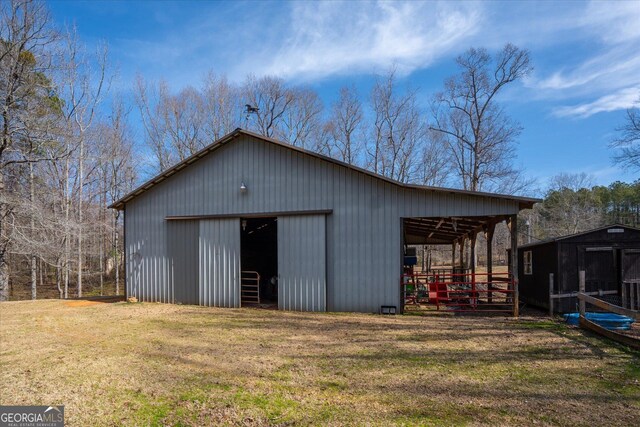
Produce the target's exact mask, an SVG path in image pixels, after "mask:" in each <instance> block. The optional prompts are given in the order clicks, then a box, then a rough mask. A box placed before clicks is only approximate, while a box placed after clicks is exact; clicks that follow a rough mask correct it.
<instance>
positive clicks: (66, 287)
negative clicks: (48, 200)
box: [63, 143, 71, 299]
mask: <svg viewBox="0 0 640 427" xmlns="http://www.w3.org/2000/svg"><path fill="white" fill-rule="evenodd" d="M67 152H69V143H67ZM64 170H65V183H64V265H63V267H64V298H65V299H67V298H69V261H70V259H71V243H70V241H71V236H70V232H69V208H70V205H71V200H70V192H69V156H67V158H66V159H65V163H64Z"/></svg>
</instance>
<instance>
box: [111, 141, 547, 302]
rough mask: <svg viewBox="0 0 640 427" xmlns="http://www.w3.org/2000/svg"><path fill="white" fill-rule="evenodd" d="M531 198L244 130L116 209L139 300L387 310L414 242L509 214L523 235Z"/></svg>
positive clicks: (129, 286) (399, 293) (129, 282)
mask: <svg viewBox="0 0 640 427" xmlns="http://www.w3.org/2000/svg"><path fill="white" fill-rule="evenodd" d="M534 202H536V200H535V199H529V198H521V197H512V196H505V195H499V194H490V193H476V192H468V191H461V190H452V189H444V188H435V187H423V186H415V185H405V184H402V183H399V182H396V181H393V180H390V179H388V178H385V177H382V176H379V175H376V174H373V173H371V172H368V171H366V170H363V169H360V168H357V167H354V166H352V165H348V164H345V163H342V162H339V161H337V160H334V159H331V158H328V157H325V156H322V155H319V154H317V153H313V152H310V151H306V150H303V149H300V148H297V147H293V146H291V145H288V144H285V143H282V142H279V141H276V140H272V139H269V138H265V137H262V136H260V135H256V134H253V133H251V132H247V131H244V130H241V129H238V130H236V131H234V132H232V133H231V134H229V135H227V136H225V137H223V138H221V139H220V140H218V141H216V142H214V143H213V144H211V145H210V146H208V147H206V148H205V149H203V150H202V151H200V152H198V153H196V154H195V155H193V156H191V157H189V158H188V159H186V160H184V161H183V162H181V163H179V164H177V165H176V166H174V167H172V168H170V169H169V170H167V171H164V172H163V173H161V174H160V175H158V176H156V177H155V178H153V179H151V180H150V181H148V182H147V183H145V184H143V185H142V186H140V187H139V188H138V189H136V190H134V191H133V192H131V193H130V194H128V195H126V196H125V197H123V198H122V199H120V200H118V201H116V202H115V203H113V205H112V207H113V208H115V209H120V210H123V211H124V212H125V215H124V216H125V250H126V253H125V257H126V291H127V294H128V295H130V296H135V297H137V298H138V299H139V300H141V301H159V302H167V303H182V304H200V305H208V306H219V307H240V306H245V305H258V306H270V307H274V306H277V308H279V309H284V310H302V311H360V312H379V311H380V310H381V307H382V306H387V307H393V308H395V309H396V310H402V308H403V305H404V303H405V301H404V295H403V289H402V286H399V283H400V281H401V278H402V275H403V261H404V252H405V251H404V247H405V245H406V244H409V243H423V241H424V242H426V241H429V239H431V240H433V241H435V239H440V240H438V242H442V243H446V244H454V243H455V241H460V239H463V238H465V236H466V237H468V238H472V237H473V236H474V233H477V232H482V230H483V229H484V228H483V227H485V226H486V227H488V228H489V229H490V228H491V225H492V224H493V223H495V222H496V221H499V220H502V219H505V218H508V219H509V221H510V224H512V228H513V229H514V230H515V228H516V215H517V213H518V212H519V211H520V210H521V209H524V208H528V207H531V206H532V205H533V203H534ZM440 219H444V221H443V222H442V223H441V224H440V225H438V223H439V222H440ZM447 219H452V221H455V224H456V229H455V230H453V232H451V231H450V230H449V226H450V225H451V226H453V222H452V223H451V224H449V223H447ZM420 239H422V240H423V241H421V240H420ZM514 247H515V246H514ZM514 262H516V261H515V260H514ZM515 271H517V270H515Z"/></svg>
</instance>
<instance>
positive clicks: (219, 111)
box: [202, 72, 242, 142]
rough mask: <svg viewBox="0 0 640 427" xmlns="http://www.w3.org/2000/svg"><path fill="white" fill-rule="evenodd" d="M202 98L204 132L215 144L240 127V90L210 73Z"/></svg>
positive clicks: (206, 79) (222, 78)
mask: <svg viewBox="0 0 640 427" xmlns="http://www.w3.org/2000/svg"><path fill="white" fill-rule="evenodd" d="M202 96H203V98H204V103H203V106H204V108H205V111H204V112H203V115H204V119H205V122H206V127H205V131H204V132H205V135H206V137H207V140H208V142H213V141H215V140H217V139H219V138H221V137H222V136H224V135H226V134H228V133H230V132H231V131H233V130H234V129H236V128H238V127H240V125H241V122H242V120H241V114H242V105H241V104H242V102H241V99H240V98H241V94H240V89H239V88H237V87H236V86H233V85H232V84H230V83H229V82H228V81H227V78H226V77H224V76H218V75H216V74H214V73H213V72H210V73H209V74H208V75H207V76H206V77H205V80H204V85H203V89H202Z"/></svg>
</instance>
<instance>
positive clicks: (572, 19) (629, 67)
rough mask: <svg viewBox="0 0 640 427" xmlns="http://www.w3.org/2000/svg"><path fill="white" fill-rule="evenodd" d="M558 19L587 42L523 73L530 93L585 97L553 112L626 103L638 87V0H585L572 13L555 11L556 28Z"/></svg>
mask: <svg viewBox="0 0 640 427" xmlns="http://www.w3.org/2000/svg"><path fill="white" fill-rule="evenodd" d="M574 12H575V11H574ZM562 22H564V24H565V25H564V27H565V31H566V30H569V31H570V32H571V37H574V38H575V37H576V36H579V38H578V39H576V40H577V41H578V42H579V43H581V44H582V45H587V46H588V47H581V49H582V50H583V51H585V52H586V53H582V52H581V51H578V52H575V51H569V52H567V60H565V61H563V62H562V64H561V66H560V68H559V69H556V70H555V71H552V72H551V73H549V74H547V75H546V76H543V77H540V76H534V77H533V78H531V79H529V80H528V81H527V82H526V84H527V86H529V87H530V88H532V89H533V90H534V92H533V93H534V96H535V97H536V98H538V99H564V100H571V99H574V100H575V99H587V100H588V101H583V102H580V103H577V104H574V105H570V106H562V107H557V108H555V109H553V114H554V115H556V116H558V117H567V116H573V117H580V118H586V117H589V116H591V115H593V114H597V113H599V112H607V111H615V110H620V109H625V108H629V107H630V106H631V105H632V104H633V102H634V101H637V99H638V93H639V89H638V88H640V71H639V70H640V25H639V23H640V2H637V1H629V2H613V1H611V2H591V3H589V4H588V6H587V7H586V8H585V9H584V11H581V12H579V13H577V14H576V13H573V14H567V15H564V16H560V17H558V16H556V18H555V24H556V31H558V32H560V31H561V26H557V25H558V24H560V23H562ZM559 40H560V41H562V40H563V39H562V38H560V39H559ZM578 46H579V45H578ZM572 58H575V59H572ZM565 102H566V101H565Z"/></svg>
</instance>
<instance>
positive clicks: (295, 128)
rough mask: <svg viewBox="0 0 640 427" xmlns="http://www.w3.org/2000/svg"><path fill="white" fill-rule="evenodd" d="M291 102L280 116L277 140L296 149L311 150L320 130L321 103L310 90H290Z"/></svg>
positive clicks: (316, 95)
mask: <svg viewBox="0 0 640 427" xmlns="http://www.w3.org/2000/svg"><path fill="white" fill-rule="evenodd" d="M290 92H291V96H292V98H293V101H292V102H291V103H290V104H289V107H288V108H287V109H286V111H285V112H284V114H283V115H282V124H281V126H280V131H279V132H278V134H277V135H276V137H277V138H280V139H282V140H283V141H287V142H288V143H289V144H291V145H294V146H296V147H304V148H311V147H312V146H313V145H314V142H315V140H316V139H317V138H318V134H319V132H320V129H321V122H320V114H321V113H322V108H323V107H322V102H321V101H320V98H319V97H318V94H317V93H316V92H314V91H312V90H310V89H305V88H298V89H290Z"/></svg>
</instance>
